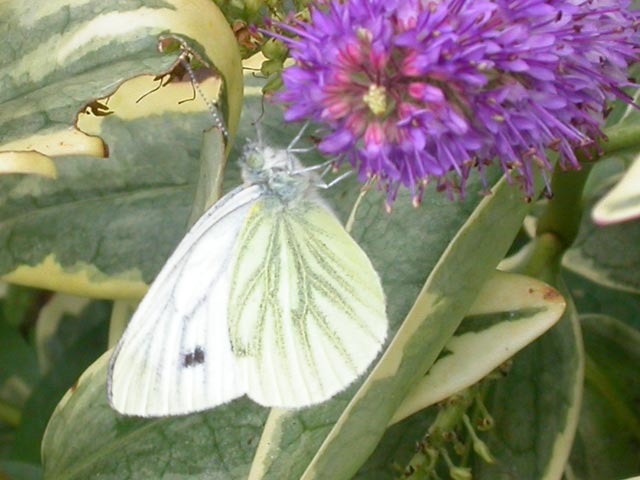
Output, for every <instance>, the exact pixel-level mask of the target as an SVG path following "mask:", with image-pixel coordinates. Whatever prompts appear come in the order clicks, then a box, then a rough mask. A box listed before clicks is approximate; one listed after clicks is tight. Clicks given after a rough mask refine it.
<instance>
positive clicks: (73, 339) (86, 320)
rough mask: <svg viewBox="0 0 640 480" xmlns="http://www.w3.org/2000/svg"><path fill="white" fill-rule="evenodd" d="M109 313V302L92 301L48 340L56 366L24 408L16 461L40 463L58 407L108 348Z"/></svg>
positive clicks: (69, 318)
mask: <svg viewBox="0 0 640 480" xmlns="http://www.w3.org/2000/svg"><path fill="white" fill-rule="evenodd" d="M110 310H111V306H110V305H109V303H108V302H93V303H91V304H89V305H88V306H87V307H86V308H84V309H83V310H82V312H81V313H80V315H78V316H77V317H73V316H71V315H65V317H64V318H63V319H62V320H61V321H60V323H59V326H58V328H57V330H56V334H55V336H54V337H52V338H50V339H49V341H48V344H49V345H48V346H49V348H50V349H51V350H52V351H54V352H56V353H55V355H54V357H53V358H54V359H55V363H54V364H53V365H52V367H51V369H50V371H49V372H48V373H47V374H46V375H44V376H43V377H42V379H41V380H40V382H39V383H38V384H37V385H36V387H35V388H34V389H33V391H32V392H31V396H30V398H29V400H28V401H27V403H26V404H25V406H24V409H23V414H22V422H21V423H20V425H19V427H18V430H17V433H16V438H15V441H14V445H13V455H12V457H13V458H14V459H17V460H22V461H27V462H31V463H37V462H39V460H40V440H41V438H42V435H43V433H44V430H45V427H46V425H47V421H48V420H49V417H50V416H51V413H52V412H53V410H54V409H55V406H56V404H57V403H58V401H59V400H60V398H62V396H63V395H64V393H65V392H66V391H67V389H68V388H70V387H71V386H72V385H73V384H74V383H75V382H76V381H77V379H78V377H79V376H80V374H81V373H82V372H83V371H84V370H85V369H86V368H87V367H88V366H89V365H90V364H91V363H92V362H93V361H94V360H95V359H96V358H97V357H98V356H99V355H100V353H101V352H103V351H104V350H105V348H106V344H107V331H108V326H107V320H108V319H109V312H110Z"/></svg>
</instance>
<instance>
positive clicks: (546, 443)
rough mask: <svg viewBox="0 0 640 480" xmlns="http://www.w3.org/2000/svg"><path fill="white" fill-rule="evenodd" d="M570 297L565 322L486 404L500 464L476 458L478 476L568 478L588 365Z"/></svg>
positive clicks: (524, 357) (521, 358)
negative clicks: (569, 457) (491, 420)
mask: <svg viewBox="0 0 640 480" xmlns="http://www.w3.org/2000/svg"><path fill="white" fill-rule="evenodd" d="M561 291H564V288H562V289H561ZM565 298H567V301H568V305H567V311H566V312H565V314H564V315H563V318H562V319H561V320H560V322H559V323H558V324H557V325H556V326H554V327H553V328H552V329H551V330H550V331H548V332H547V333H545V334H544V335H543V336H542V337H541V338H540V339H539V340H537V341H536V342H534V343H532V344H531V345H529V346H528V347H527V348H525V349H524V350H523V351H522V352H520V353H519V354H517V355H516V356H515V357H514V360H513V366H512V368H511V370H510V371H509V374H508V375H507V377H506V378H505V379H503V380H501V381H499V382H496V384H495V388H494V389H492V392H491V393H490V395H489V396H488V398H487V399H486V400H485V401H486V405H487V408H488V409H489V412H490V413H491V415H492V416H493V417H494V419H495V427H494V428H493V429H492V430H491V431H489V432H488V434H487V435H486V437H485V439H486V441H487V444H488V446H489V448H490V450H491V453H492V454H493V455H494V456H495V457H496V459H497V461H496V463H495V464H487V463H484V462H483V461H482V460H479V459H477V458H475V457H474V463H473V472H474V478H477V479H480V480H483V479H487V480H512V479H514V478H518V479H536V480H538V479H539V480H552V479H560V478H561V477H562V474H563V471H564V466H565V463H566V461H567V458H568V455H569V451H570V449H571V444H572V441H573V438H574V433H575V429H576V426H577V422H578V414H579V408H580V400H581V396H582V382H583V362H584V360H583V352H582V348H581V342H582V339H581V336H580V330H579V324H578V317H577V313H576V310H575V307H574V305H573V303H572V302H571V301H570V298H569V297H568V296H567V295H565Z"/></svg>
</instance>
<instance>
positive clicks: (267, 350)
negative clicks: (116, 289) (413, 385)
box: [108, 144, 387, 416]
mask: <svg viewBox="0 0 640 480" xmlns="http://www.w3.org/2000/svg"><path fill="white" fill-rule="evenodd" d="M242 171H243V179H244V181H245V184H244V185H243V186H241V187H238V188H236V189H235V190H233V191H232V192H230V193H228V194H227V195H225V196H224V197H223V198H222V199H221V200H220V201H218V202H217V203H216V204H215V205H214V206H213V207H211V208H210V209H209V210H208V211H207V212H206V213H205V214H204V215H203V216H202V217H201V218H200V220H199V221H198V222H197V223H196V224H195V225H194V226H193V227H192V228H191V230H190V231H189V232H188V233H187V235H186V236H185V237H184V239H183V240H182V241H181V242H180V244H179V245H178V247H177V248H176V250H175V251H174V252H173V254H172V255H171V257H170V258H169V260H168V261H167V263H166V264H165V266H164V267H163V268H162V270H161V271H160V273H159V274H158V276H157V278H156V279H155V281H154V283H153V284H152V285H151V288H150V289H149V292H148V293H147V295H146V296H145V297H144V299H143V300H142V302H141V303H140V305H139V307H138V309H137V311H136V312H135V314H134V315H133V317H132V319H131V321H130V323H129V325H128V327H127V329H126V331H125V333H124V335H123V336H122V338H121V339H120V342H119V343H118V345H117V347H116V349H115V351H114V353H113V355H112V357H111V362H110V366H109V379H108V397H109V402H110V403H111V405H112V406H113V407H114V408H115V409H116V410H117V411H119V412H121V413H124V414H127V415H138V416H165V415H179V414H186V413H191V412H196V411H200V410H205V409H208V408H212V407H215V406H217V405H220V404H223V403H225V402H228V401H230V400H232V399H234V398H237V397H240V396H242V395H244V394H246V395H247V396H249V397H250V398H251V399H253V400H254V401H256V402H257V403H259V404H261V405H265V406H273V407H283V408H298V407H304V406H308V405H312V404H315V403H320V402H323V401H325V400H327V399H329V398H330V397H332V396H333V395H335V394H336V393H337V392H339V391H341V390H343V389H345V388H346V387H347V386H348V385H349V384H350V383H352V382H353V381H354V380H355V379H356V378H357V377H358V376H359V375H361V374H362V373H363V372H364V370H365V369H366V368H367V367H368V366H369V364H370V363H371V362H372V361H373V360H374V359H375V357H376V355H377V354H378V352H379V351H380V348H381V346H382V344H383V342H384V340H385V337H386V332H387V317H386V313H385V302H384V295H383V291H382V286H381V284H380V279H379V277H378V275H377V273H376V272H375V270H374V269H373V266H372V265H371V262H370V261H369V259H368V257H367V256H366V254H365V253H364V252H363V251H362V249H361V248H360V247H359V246H358V245H357V244H356V242H355V241H354V240H353V239H352V238H351V237H350V236H349V234H348V233H347V232H346V231H345V230H344V228H343V227H342V226H341V224H340V222H339V221H338V219H337V218H336V217H335V216H334V214H333V213H332V212H331V211H330V209H329V208H328V207H327V206H326V205H325V203H324V202H323V201H322V199H321V198H320V197H319V196H318V195H317V192H316V186H315V185H314V182H315V181H317V178H316V177H315V175H313V174H312V173H309V171H308V169H306V170H305V169H304V168H302V167H301V165H300V164H299V163H298V162H297V159H295V157H294V156H293V154H292V153H291V149H290V148H289V149H286V150H285V149H274V148H270V147H265V146H263V145H261V144H250V145H249V146H248V147H247V149H246V150H245V154H244V156H243V160H242Z"/></svg>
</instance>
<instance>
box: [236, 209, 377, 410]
mask: <svg viewBox="0 0 640 480" xmlns="http://www.w3.org/2000/svg"><path fill="white" fill-rule="evenodd" d="M238 245H239V246H240V247H239V248H238V249H237V250H236V259H235V261H234V271H233V278H232V281H231V291H230V297H229V311H228V317H229V330H230V336H231V345H232V350H233V353H234V355H235V356H236V357H237V358H238V363H239V364H240V365H241V366H242V368H243V369H244V370H245V372H246V373H245V374H246V378H247V389H248V391H247V394H248V395H249V397H251V398H252V399H254V400H255V401H256V402H258V403H261V404H263V405H269V406H278V407H301V406H305V405H311V404H314V403H319V402H321V401H324V400H326V399H328V398H330V397H331V396H333V395H334V394H335V393H337V392H339V391H341V390H343V389H344V388H345V387H346V386H347V385H349V384H350V383H351V382H353V381H354V380H355V379H356V378H357V377H358V376H359V375H360V374H362V373H363V372H364V370H365V369H366V368H367V367H368V365H369V364H370V363H371V361H372V360H373V359H374V358H375V356H376V355H377V353H378V352H379V350H380V348H381V346H382V343H383V342H384V339H385V336H386V330H387V319H386V313H385V304H384V295H383V292H382V287H381V285H380V280H379V278H378V276H377V273H376V272H375V270H374V269H373V266H372V265H371V262H370V261H369V259H368V258H367V256H366V254H365V253H364V252H363V251H362V250H361V249H360V247H359V246H358V245H357V244H356V243H355V241H354V240H353V239H352V238H351V237H350V236H349V235H348V234H347V232H346V231H345V230H344V228H343V227H342V226H341V225H340V223H339V221H338V220H337V219H336V218H335V217H334V216H333V214H332V213H331V212H330V211H329V210H328V209H327V208H326V207H325V206H324V205H323V204H321V203H320V202H319V201H316V200H315V199H304V200H301V201H300V202H298V203H296V204H295V205H288V206H286V207H284V206H283V205H282V204H278V203H277V202H273V201H271V200H270V199H260V200H259V201H257V202H256V203H255V204H254V205H253V206H252V207H251V210H250V211H249V213H248V216H247V219H246V221H245V224H244V227H243V228H242V231H241V232H240V236H239V237H238ZM256 252H260V254H256Z"/></svg>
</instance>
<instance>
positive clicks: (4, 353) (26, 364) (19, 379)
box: [0, 302, 39, 424]
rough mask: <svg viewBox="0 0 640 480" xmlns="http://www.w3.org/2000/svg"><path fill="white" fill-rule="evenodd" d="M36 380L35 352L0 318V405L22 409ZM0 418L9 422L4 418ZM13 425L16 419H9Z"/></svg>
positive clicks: (13, 327)
mask: <svg viewBox="0 0 640 480" xmlns="http://www.w3.org/2000/svg"><path fill="white" fill-rule="evenodd" d="M3 306H4V302H3ZM38 378H39V371H38V362H37V357H36V352H35V351H34V349H33V348H32V347H31V345H29V343H28V342H27V341H26V340H25V338H24V337H23V335H22V334H21V333H20V331H19V330H18V328H17V327H16V326H13V325H10V324H8V323H7V321H6V319H5V318H4V316H0V402H2V403H3V404H5V405H6V406H7V408H9V407H12V408H20V407H22V405H23V404H24V402H25V401H26V400H27V398H28V396H29V394H30V392H31V389H32V388H33V385H34V384H35V383H36V382H37V381H38ZM6 412H7V411H5V413H6ZM0 418H3V419H4V420H9V419H8V418H6V417H4V416H0ZM14 421H16V418H15V416H14V415H12V420H11V422H10V423H12V424H13V423H14Z"/></svg>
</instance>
